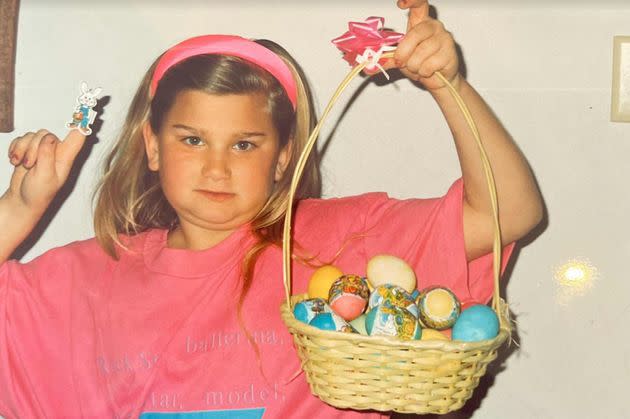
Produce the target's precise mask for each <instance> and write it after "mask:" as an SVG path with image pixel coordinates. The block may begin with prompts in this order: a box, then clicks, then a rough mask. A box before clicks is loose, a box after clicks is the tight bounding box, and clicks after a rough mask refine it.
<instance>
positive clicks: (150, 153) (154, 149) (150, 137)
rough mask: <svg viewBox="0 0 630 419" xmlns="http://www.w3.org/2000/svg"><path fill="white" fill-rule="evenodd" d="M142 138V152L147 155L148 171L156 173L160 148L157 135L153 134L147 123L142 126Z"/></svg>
mask: <svg viewBox="0 0 630 419" xmlns="http://www.w3.org/2000/svg"><path fill="white" fill-rule="evenodd" d="M142 136H143V138H144V150H145V151H146V153H147V160H148V162H149V170H151V171H154V172H157V171H158V170H159V169H160V148H159V142H158V138H157V135H155V133H154V132H153V129H152V128H151V124H150V123H149V121H146V122H145V123H144V124H143V125H142Z"/></svg>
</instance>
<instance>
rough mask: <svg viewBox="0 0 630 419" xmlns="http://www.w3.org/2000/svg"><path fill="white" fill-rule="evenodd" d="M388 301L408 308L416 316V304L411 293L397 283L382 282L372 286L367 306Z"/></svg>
mask: <svg viewBox="0 0 630 419" xmlns="http://www.w3.org/2000/svg"><path fill="white" fill-rule="evenodd" d="M385 300H387V301H389V302H390V303H391V304H392V305H394V306H397V307H400V308H405V309H407V310H409V312H410V313H411V314H413V315H414V317H416V318H417V317H418V306H417V305H416V302H415V301H414V299H413V297H411V294H409V293H408V292H407V291H405V290H404V289H403V288H401V287H399V286H398V285H392V284H383V285H379V286H378V287H376V288H374V291H372V294H370V299H369V301H368V306H369V308H373V307H376V306H379V305H381V304H383V301H385Z"/></svg>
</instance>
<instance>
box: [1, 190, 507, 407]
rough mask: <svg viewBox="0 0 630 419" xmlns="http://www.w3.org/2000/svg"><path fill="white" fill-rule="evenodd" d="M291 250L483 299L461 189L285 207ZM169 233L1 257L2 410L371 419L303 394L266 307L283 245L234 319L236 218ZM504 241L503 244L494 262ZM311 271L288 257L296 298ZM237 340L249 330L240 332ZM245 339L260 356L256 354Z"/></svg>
mask: <svg viewBox="0 0 630 419" xmlns="http://www.w3.org/2000/svg"><path fill="white" fill-rule="evenodd" d="M294 232H295V239H296V240H297V242H299V243H300V246H301V248H303V249H305V250H306V251H308V252H310V254H312V255H314V256H317V258H318V260H320V261H322V262H329V261H331V260H332V259H333V258H334V256H335V254H336V253H337V252H338V251H339V250H340V249H341V250H342V251H341V253H340V255H339V257H338V258H337V259H335V264H336V265H338V266H339V267H341V268H342V270H343V271H344V272H347V273H356V274H359V275H364V274H365V265H366V262H367V259H369V257H370V256H373V255H375V254H378V253H390V254H394V255H398V256H399V257H402V258H404V259H405V260H407V261H408V262H409V263H410V264H411V265H412V266H413V267H414V268H415V270H416V273H417V276H418V280H419V287H425V286H428V285H432V284H442V285H445V286H447V287H450V288H451V289H452V290H453V291H454V292H455V293H456V294H457V295H458V296H459V297H460V298H461V299H462V300H463V301H471V300H475V301H483V302H485V301H487V300H488V299H489V297H490V295H491V293H492V280H491V271H492V260H491V257H490V255H488V256H484V257H482V258H480V259H478V260H475V261H473V262H471V263H466V259H465V252H464V242H463V233H462V184H461V181H458V182H456V183H455V184H454V185H453V187H451V189H450V190H449V192H448V194H447V195H446V196H445V197H443V198H440V199H428V200H417V199H416V200H404V201H399V200H393V199H390V198H388V197H387V195H385V194H381V193H372V194H366V195H362V196H358V197H349V198H341V199H328V200H306V201H303V202H301V203H300V204H299V206H298V210H297V214H296V225H295V228H294ZM166 237H167V232H166V231H165V230H150V231H148V232H145V233H142V234H139V235H137V236H134V237H132V238H131V239H130V245H129V247H130V250H129V251H128V252H123V253H122V254H121V257H120V260H118V261H114V260H113V259H111V258H110V257H109V256H107V255H106V254H105V253H104V252H103V250H102V249H101V248H100V247H99V245H98V244H97V242H96V241H95V240H93V239H92V240H87V241H82V242H76V243H72V244H69V245H67V246H64V247H61V248H58V249H53V250H51V251H49V252H46V253H45V254H43V255H42V256H40V257H38V258H36V259H34V260H33V261H31V262H30V263H26V264H20V263H18V262H16V261H9V262H7V263H5V264H3V265H2V266H0V414H1V415H4V416H5V417H7V418H41V417H55V418H61V417H65V418H73V417H94V418H103V417H116V418H130V417H138V416H140V417H142V418H144V419H150V418H158V417H159V418H168V417H177V418H190V419H195V418H210V419H211V418H244V419H248V418H261V417H264V418H285V417H295V418H326V419H329V418H345V419H350V418H358V417H361V418H378V417H385V416H384V415H383V414H380V413H375V412H357V411H352V410H338V409H335V408H333V407H330V406H328V405H327V404H325V403H323V402H322V401H320V400H319V399H318V398H317V397H315V396H313V395H311V393H310V391H309V388H308V384H307V383H306V380H305V378H304V374H303V373H302V374H300V373H299V372H300V363H299V359H298V357H297V354H296V352H295V349H294V348H293V345H292V338H291V336H290V335H289V333H288V332H287V330H286V328H285V326H284V324H283V323H282V320H281V318H280V315H279V305H280V304H281V302H282V301H283V300H284V289H283V285H282V262H281V251H280V249H277V248H275V247H274V248H268V249H267V250H265V251H264V253H263V254H262V255H261V257H260V259H259V261H258V263H257V265H256V269H255V276H254V278H255V279H254V282H253V285H252V287H251V290H250V292H249V294H248V297H247V298H246V300H245V302H244V305H243V319H244V324H245V327H246V330H247V331H248V332H247V333H246V332H244V331H243V329H242V328H241V327H240V326H239V322H238V320H237V316H236V301H237V299H238V295H239V292H240V288H239V269H240V264H241V261H242V258H243V255H244V254H245V252H246V250H247V249H248V247H249V246H250V245H251V244H252V243H253V238H252V237H251V235H250V234H249V232H248V230H247V228H246V227H243V228H241V229H240V230H238V231H236V232H235V233H234V234H232V235H231V236H230V237H228V238H227V239H226V240H224V241H223V242H221V243H220V244H218V245H217V246H215V247H213V248H211V249H208V250H204V251H189V250H181V249H170V248H167V247H166ZM511 249H512V246H508V247H507V249H506V257H505V260H507V259H508V257H509V253H510V252H511ZM312 271H313V268H310V267H307V266H303V265H300V264H295V266H294V290H293V291H294V293H300V292H304V291H305V289H306V283H307V280H308V277H309V276H310V273H311V272H312ZM248 335H249V339H248ZM250 340H251V341H253V342H255V343H256V347H257V348H258V350H259V357H257V355H256V352H255V350H254V349H253V346H252V345H251V343H250Z"/></svg>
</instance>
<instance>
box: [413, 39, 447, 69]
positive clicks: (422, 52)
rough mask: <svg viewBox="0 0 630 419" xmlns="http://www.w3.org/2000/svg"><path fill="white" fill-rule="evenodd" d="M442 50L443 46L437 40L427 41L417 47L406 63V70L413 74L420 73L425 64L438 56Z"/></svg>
mask: <svg viewBox="0 0 630 419" xmlns="http://www.w3.org/2000/svg"><path fill="white" fill-rule="evenodd" d="M441 48H442V44H441V43H440V42H439V41H438V40H437V39H435V38H430V39H427V40H426V41H425V42H423V43H422V44H419V45H418V46H416V49H415V50H414V51H413V53H412V54H411V56H410V57H409V59H408V60H407V62H406V63H405V68H406V69H407V70H409V71H410V72H412V73H418V72H419V71H420V69H421V68H422V67H423V65H424V64H425V62H426V61H427V60H428V59H429V58H430V57H432V56H434V55H436V54H437V53H438V52H439V51H440V49H441Z"/></svg>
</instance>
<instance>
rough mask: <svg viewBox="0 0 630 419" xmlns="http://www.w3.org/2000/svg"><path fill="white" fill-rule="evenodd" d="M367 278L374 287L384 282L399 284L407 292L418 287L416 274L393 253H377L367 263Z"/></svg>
mask: <svg viewBox="0 0 630 419" xmlns="http://www.w3.org/2000/svg"><path fill="white" fill-rule="evenodd" d="M367 278H368V281H369V282H370V283H371V284H372V286H373V287H374V288H376V287H378V286H379V285H383V284H393V285H398V286H399V287H401V288H402V289H404V290H405V291H407V292H412V291H413V290H414V289H415V288H416V274H415V273H414V272H413V269H411V266H409V264H407V262H405V261H404V260H402V259H400V258H398V257H396V256H392V255H377V256H374V257H373V258H371V259H370V260H369V261H368V264H367Z"/></svg>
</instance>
